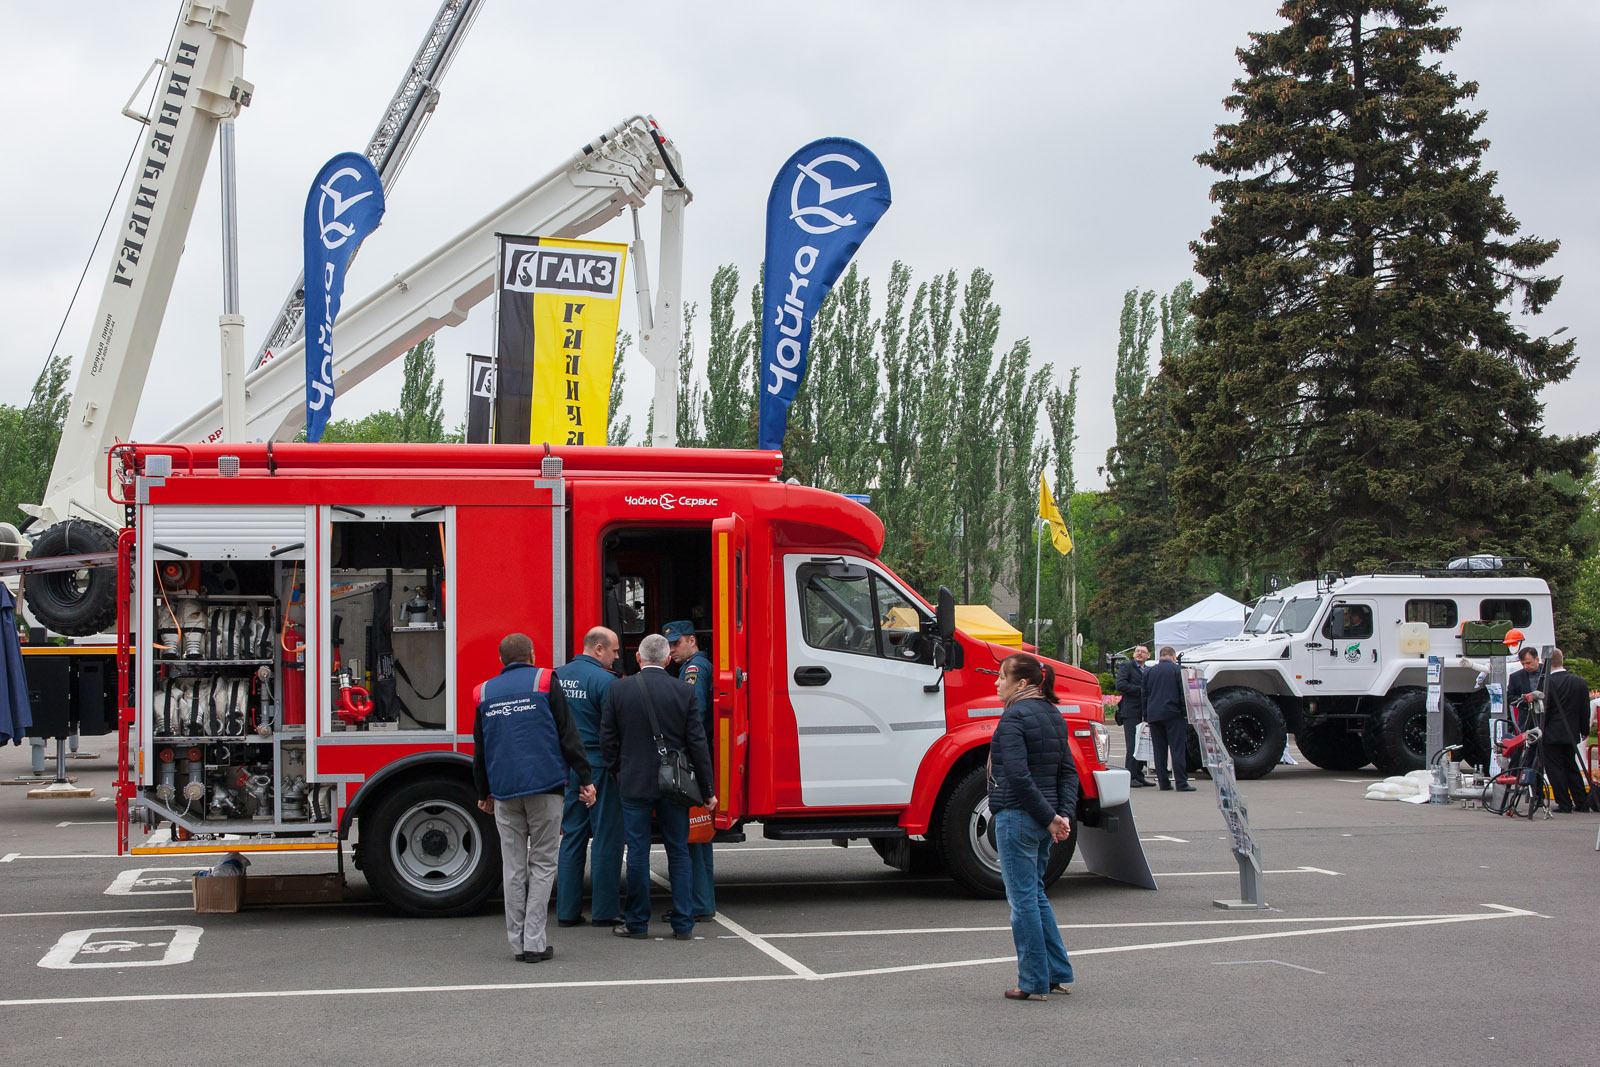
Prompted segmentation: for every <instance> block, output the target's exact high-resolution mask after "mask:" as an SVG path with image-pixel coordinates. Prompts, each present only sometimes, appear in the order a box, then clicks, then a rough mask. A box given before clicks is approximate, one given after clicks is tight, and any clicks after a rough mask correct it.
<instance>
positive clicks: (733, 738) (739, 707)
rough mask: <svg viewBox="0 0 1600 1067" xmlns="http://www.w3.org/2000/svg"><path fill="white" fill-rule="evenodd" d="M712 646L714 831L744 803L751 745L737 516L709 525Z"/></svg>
mask: <svg viewBox="0 0 1600 1067" xmlns="http://www.w3.org/2000/svg"><path fill="white" fill-rule="evenodd" d="M711 556H712V559H711V570H712V582H711V584H712V597H713V599H712V603H713V604H714V605H715V607H714V612H715V615H714V618H713V620H712V627H713V634H712V639H711V645H712V648H713V650H714V655H715V657H716V658H715V661H714V663H713V666H714V667H715V668H716V673H715V674H714V676H713V677H714V679H715V680H714V682H713V685H712V715H713V720H712V736H711V737H710V739H709V740H710V741H711V749H712V762H713V764H714V765H715V773H716V778H717V801H718V806H717V813H716V820H715V823H716V826H717V828H718V829H723V830H725V829H728V828H729V827H731V826H733V824H734V823H735V822H736V821H737V820H738V819H739V818H741V817H742V816H743V815H744V812H745V807H746V793H745V770H746V753H747V752H748V750H749V745H750V715H749V709H750V675H749V667H748V662H749V661H748V654H749V623H750V619H749V613H748V611H747V607H746V603H745V594H746V589H747V575H748V569H747V564H748V561H749V553H748V551H747V549H746V545H745V526H744V520H743V519H741V518H740V517H739V516H737V515H732V516H729V517H728V518H725V519H717V520H716V521H715V522H713V523H712V524H711Z"/></svg>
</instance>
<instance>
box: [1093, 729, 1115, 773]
mask: <svg viewBox="0 0 1600 1067" xmlns="http://www.w3.org/2000/svg"><path fill="white" fill-rule="evenodd" d="M1089 728H1090V729H1091V730H1093V731H1094V755H1095V758H1096V759H1098V760H1099V761H1100V764H1101V766H1105V765H1106V761H1107V760H1109V759H1110V758H1111V732H1110V731H1109V730H1107V729H1106V724H1105V723H1103V722H1091V723H1090V724H1089Z"/></svg>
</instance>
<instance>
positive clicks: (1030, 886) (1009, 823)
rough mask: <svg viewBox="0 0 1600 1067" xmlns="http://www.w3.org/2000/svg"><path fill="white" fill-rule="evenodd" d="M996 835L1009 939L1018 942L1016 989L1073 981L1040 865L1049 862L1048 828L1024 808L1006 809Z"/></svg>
mask: <svg viewBox="0 0 1600 1067" xmlns="http://www.w3.org/2000/svg"><path fill="white" fill-rule="evenodd" d="M994 839H995V844H996V845H997V846H998V847H999V849H1000V875H1001V877H1002V878H1004V879H1005V883H1006V902H1007V903H1008V904H1010V905H1011V940H1012V941H1013V942H1014V943H1015V944H1016V946H1017V988H1018V989H1020V990H1022V991H1023V992H1024V993H1048V992H1050V986H1051V985H1053V984H1055V983H1057V982H1060V983H1063V984H1066V983H1070V982H1071V981H1072V962H1071V961H1070V960H1068V959H1067V949H1066V946H1065V945H1063V944H1062V943H1061V931H1060V930H1059V929H1058V928H1057V927H1056V913H1055V911H1054V910H1053V909H1052V908H1051V907H1050V898H1049V897H1047V896H1045V892H1044V869H1045V866H1046V865H1047V864H1048V863H1049V862H1050V847H1051V844H1052V842H1051V840H1050V831H1049V830H1047V829H1045V828H1044V827H1042V826H1040V825H1039V824H1038V823H1036V822H1034V821H1033V816H1031V815H1029V814H1028V813H1027V812H1025V811H1020V810H1017V809H1014V808H1013V809H1009V810H1006V811H1001V812H997V813H996V814H995V816H994Z"/></svg>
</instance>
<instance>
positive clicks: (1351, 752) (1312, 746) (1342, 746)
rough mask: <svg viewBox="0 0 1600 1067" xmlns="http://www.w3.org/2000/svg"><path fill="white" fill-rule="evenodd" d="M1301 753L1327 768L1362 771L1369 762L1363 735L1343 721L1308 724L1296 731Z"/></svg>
mask: <svg viewBox="0 0 1600 1067" xmlns="http://www.w3.org/2000/svg"><path fill="white" fill-rule="evenodd" d="M1294 743H1295V744H1296V745H1297V746H1299V749H1300V754H1301V755H1302V756H1304V757H1305V758H1306V759H1308V760H1310V761H1311V762H1312V763H1314V764H1316V765H1317V766H1318V767H1321V768H1322V769H1323V770H1325V771H1359V770H1360V769H1361V768H1363V767H1365V766H1366V765H1367V764H1368V763H1369V762H1371V761H1370V760H1369V759H1368V758H1367V747H1366V745H1364V744H1362V743H1361V735H1360V734H1359V733H1356V732H1354V731H1352V730H1348V729H1346V728H1345V725H1344V723H1342V722H1323V723H1318V724H1317V725H1315V726H1307V727H1304V728H1303V729H1301V730H1300V731H1299V732H1298V733H1296V734H1295V735H1294Z"/></svg>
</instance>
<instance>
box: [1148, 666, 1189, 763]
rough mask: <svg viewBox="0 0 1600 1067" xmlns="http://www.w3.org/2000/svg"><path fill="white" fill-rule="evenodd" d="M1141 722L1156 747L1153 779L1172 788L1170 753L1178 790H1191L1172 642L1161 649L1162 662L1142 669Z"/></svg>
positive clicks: (1179, 673) (1186, 730)
mask: <svg viewBox="0 0 1600 1067" xmlns="http://www.w3.org/2000/svg"><path fill="white" fill-rule="evenodd" d="M1144 721H1145V722H1147V723H1149V724H1150V744H1151V747H1152V748H1153V749H1154V750H1155V751H1154V752H1153V753H1151V754H1152V755H1153V756H1154V757H1155V760H1154V762H1155V765H1156V780H1157V781H1159V782H1160V783H1161V788H1162V789H1171V788H1172V782H1171V781H1170V780H1169V779H1168V777H1167V754H1168V753H1169V752H1170V753H1171V754H1172V777H1173V778H1176V779H1177V780H1178V792H1180V793H1193V792H1194V786H1192V785H1190V784H1189V763H1188V752H1187V747H1188V744H1189V715H1188V712H1187V710H1186V709H1185V707H1184V703H1183V672H1182V671H1181V670H1179V669H1178V653H1177V652H1176V651H1174V650H1173V648H1172V646H1171V645H1165V646H1163V647H1162V649H1161V661H1160V662H1159V663H1157V664H1156V665H1155V666H1154V667H1151V668H1150V669H1149V670H1147V671H1145V672H1144Z"/></svg>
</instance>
